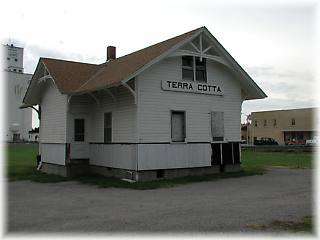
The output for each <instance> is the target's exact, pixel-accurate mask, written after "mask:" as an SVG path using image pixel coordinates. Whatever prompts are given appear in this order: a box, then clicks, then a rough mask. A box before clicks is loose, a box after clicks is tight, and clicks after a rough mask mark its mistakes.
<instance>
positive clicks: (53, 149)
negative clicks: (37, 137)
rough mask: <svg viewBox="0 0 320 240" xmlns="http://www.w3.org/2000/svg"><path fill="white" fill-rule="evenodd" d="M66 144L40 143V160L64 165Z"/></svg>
mask: <svg viewBox="0 0 320 240" xmlns="http://www.w3.org/2000/svg"><path fill="white" fill-rule="evenodd" d="M65 159H66V144H63V143H62V144H61V143H41V160H42V161H43V162H45V163H53V164H58V165H65Z"/></svg>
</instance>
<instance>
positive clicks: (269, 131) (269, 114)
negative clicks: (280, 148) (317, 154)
mask: <svg viewBox="0 0 320 240" xmlns="http://www.w3.org/2000/svg"><path fill="white" fill-rule="evenodd" d="M315 116H316V108H301V109H288V110H274V111H262V112H252V113H251V125H250V127H249V128H248V131H249V132H248V134H249V141H250V143H253V141H254V140H255V139H257V140H259V139H261V138H273V139H274V140H276V141H277V142H278V143H279V144H304V143H305V141H306V140H308V139H311V138H312V137H313V136H314V135H316V134H315V132H316V124H315V122H314V118H315Z"/></svg>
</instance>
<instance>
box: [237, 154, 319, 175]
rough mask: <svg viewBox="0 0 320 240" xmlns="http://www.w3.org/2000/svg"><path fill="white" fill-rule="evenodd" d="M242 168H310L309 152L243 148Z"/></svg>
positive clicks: (310, 156) (311, 156) (258, 169)
mask: <svg viewBox="0 0 320 240" xmlns="http://www.w3.org/2000/svg"><path fill="white" fill-rule="evenodd" d="M241 156H242V168H243V169H244V170H245V171H266V169H267V168H270V167H286V168H312V159H313V154H312V153H310V152H297V153H290V152H255V151H253V150H243V151H242V153H241Z"/></svg>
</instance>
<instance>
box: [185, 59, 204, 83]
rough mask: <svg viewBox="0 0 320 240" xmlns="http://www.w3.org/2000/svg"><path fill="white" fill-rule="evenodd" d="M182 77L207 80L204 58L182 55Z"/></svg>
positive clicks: (188, 79)
mask: <svg viewBox="0 0 320 240" xmlns="http://www.w3.org/2000/svg"><path fill="white" fill-rule="evenodd" d="M182 79H183V80H187V81H194V80H195V81H199V82H207V69H206V59H205V58H202V60H200V58H199V57H193V56H183V57H182Z"/></svg>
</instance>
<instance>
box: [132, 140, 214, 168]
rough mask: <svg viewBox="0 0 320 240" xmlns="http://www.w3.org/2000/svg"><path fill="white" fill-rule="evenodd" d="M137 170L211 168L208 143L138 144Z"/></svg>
mask: <svg viewBox="0 0 320 240" xmlns="http://www.w3.org/2000/svg"><path fill="white" fill-rule="evenodd" d="M138 159H139V161H138V169H139V170H153V169H170V168H193V167H208V166H211V146H210V144H209V143H190V144H185V143H172V144H138Z"/></svg>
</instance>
